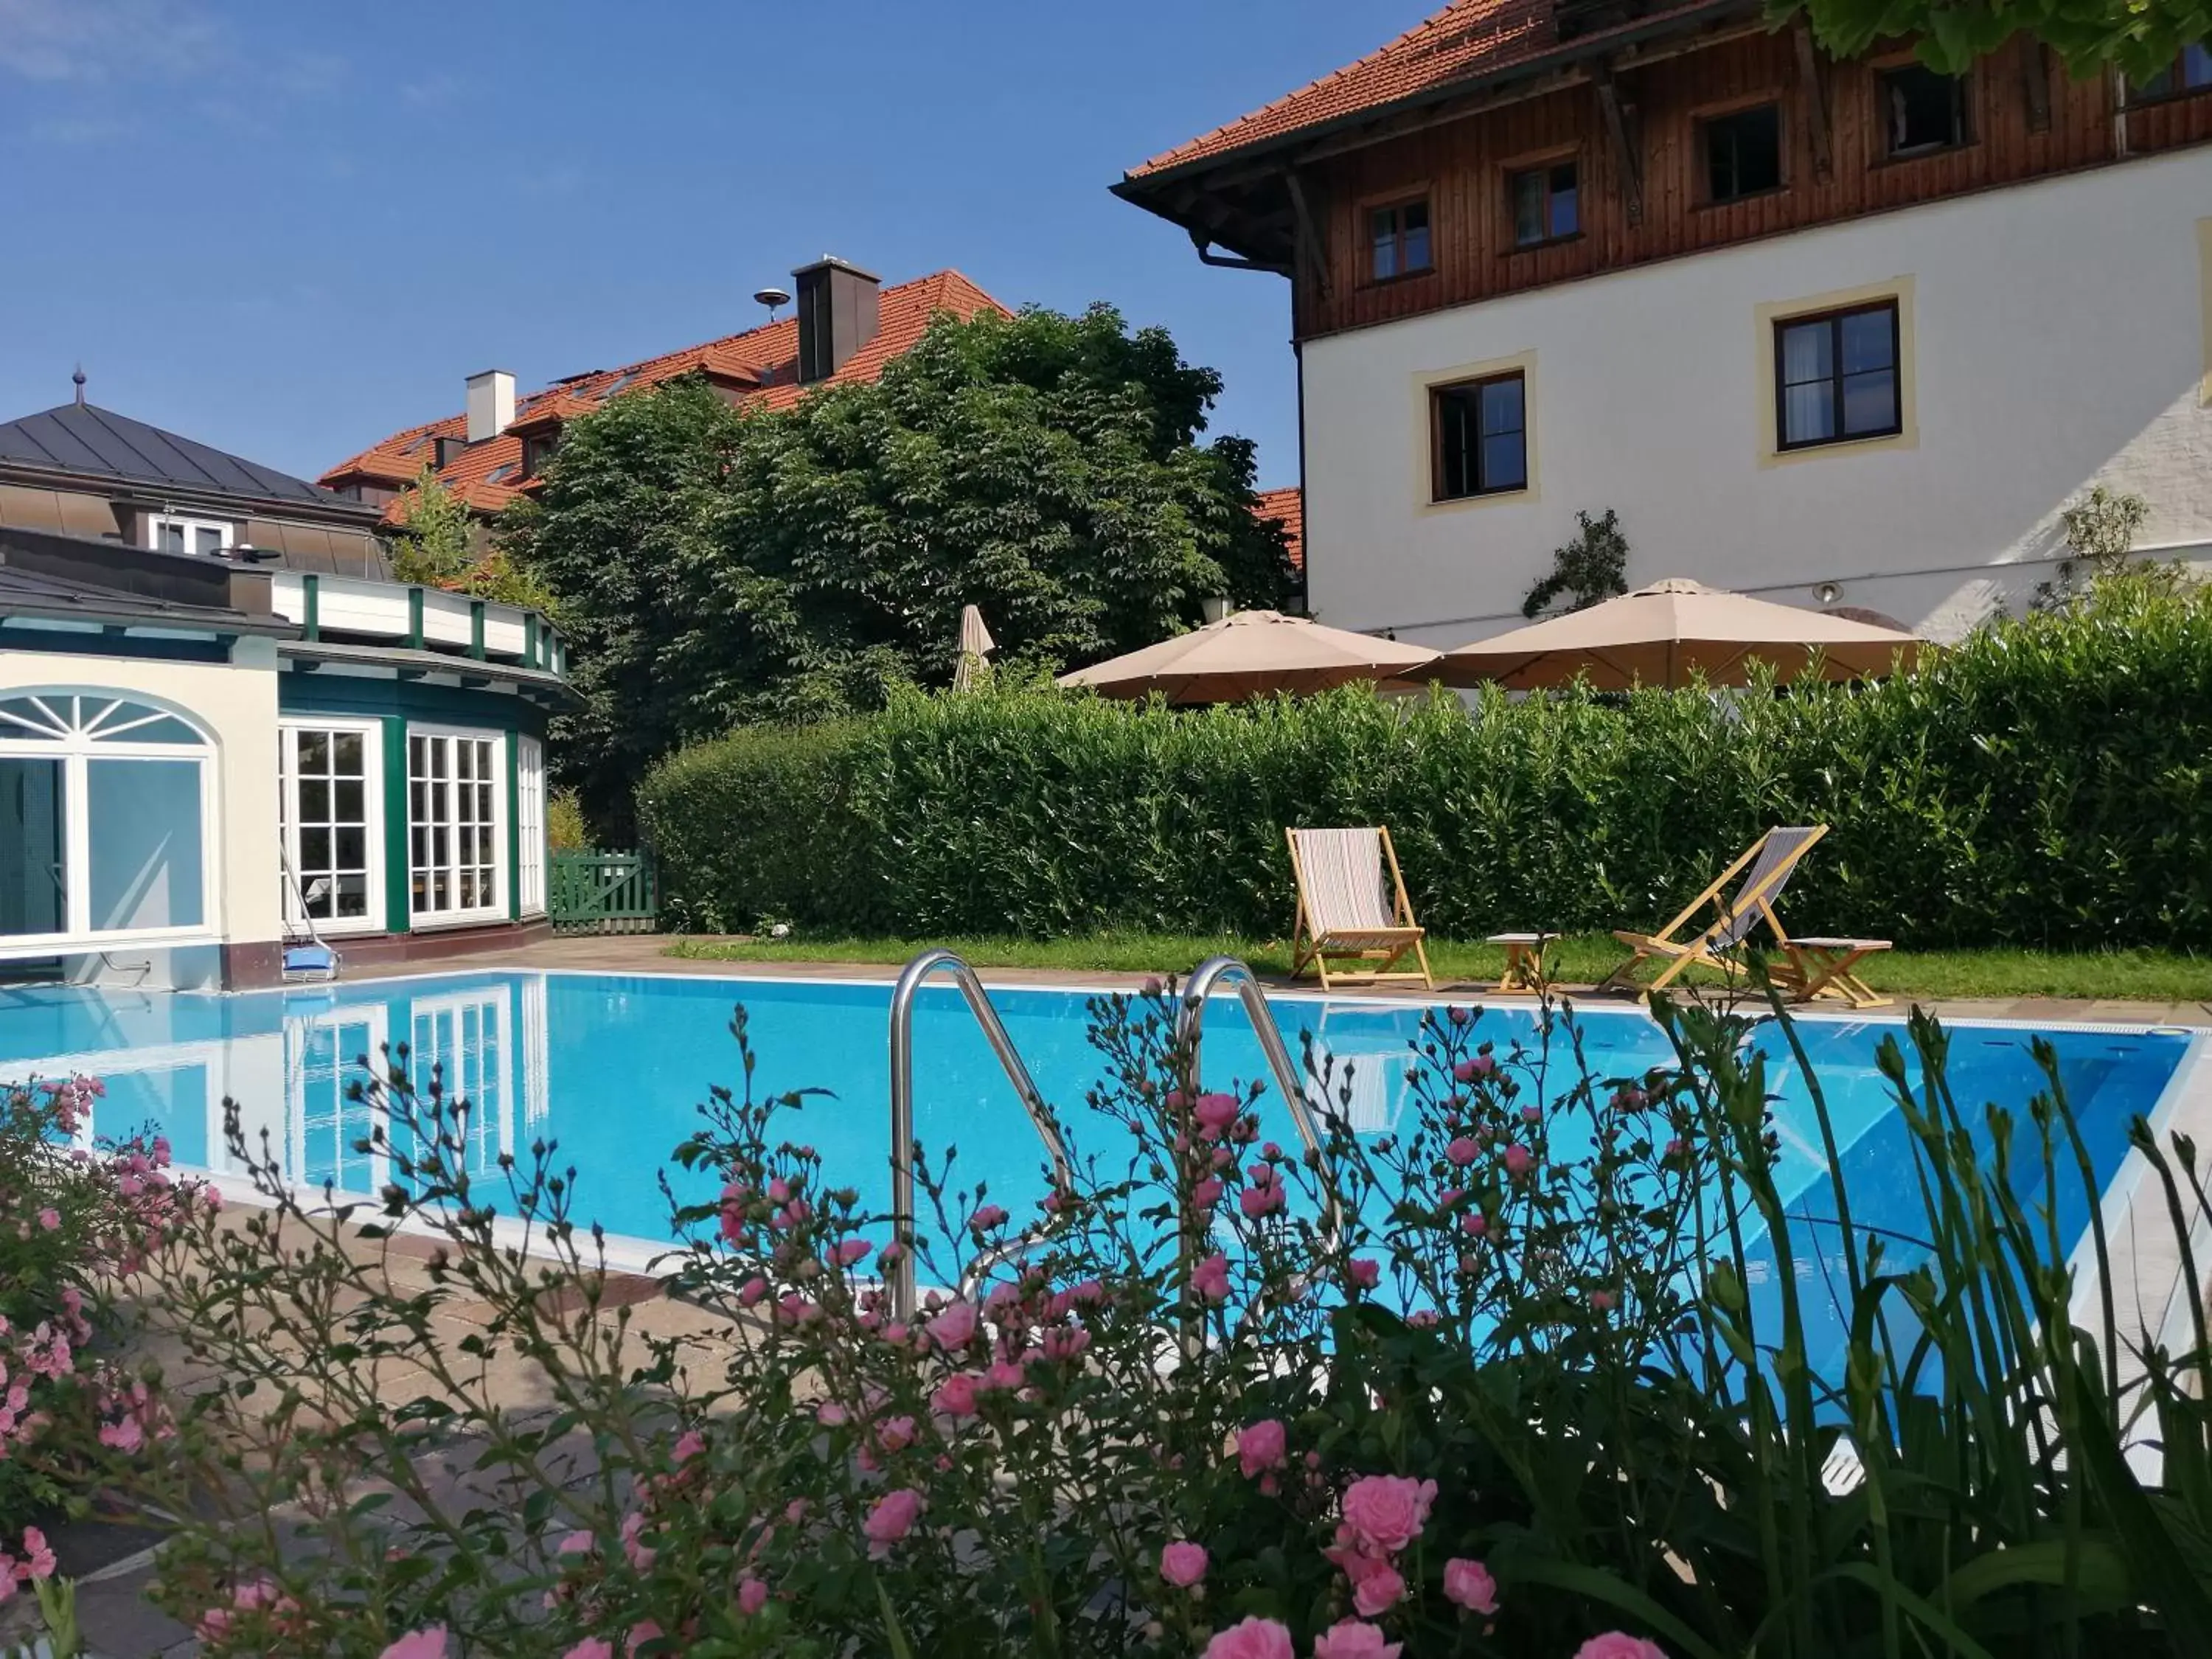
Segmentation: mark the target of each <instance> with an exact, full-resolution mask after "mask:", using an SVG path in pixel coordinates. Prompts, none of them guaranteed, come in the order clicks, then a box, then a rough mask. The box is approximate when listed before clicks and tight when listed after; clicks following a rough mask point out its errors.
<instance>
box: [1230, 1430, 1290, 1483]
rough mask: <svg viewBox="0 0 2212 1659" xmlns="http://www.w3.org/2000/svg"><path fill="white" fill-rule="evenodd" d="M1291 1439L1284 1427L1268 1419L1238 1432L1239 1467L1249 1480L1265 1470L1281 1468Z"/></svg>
mask: <svg viewBox="0 0 2212 1659" xmlns="http://www.w3.org/2000/svg"><path fill="white" fill-rule="evenodd" d="M1288 1443H1289V1437H1288V1436H1287V1435H1286V1434H1285V1432H1284V1431H1283V1425H1281V1424H1280V1423H1279V1422H1277V1421H1276V1420H1275V1419H1273V1418H1272V1417H1270V1418H1267V1419H1263V1420H1261V1421H1260V1422H1257V1423H1255V1424H1253V1425H1251V1426H1250V1427H1249V1428H1243V1429H1239V1430H1237V1467H1238V1468H1241V1469H1242V1470H1243V1472H1244V1478H1245V1479H1246V1480H1250V1479H1252V1477H1253V1476H1255V1475H1256V1474H1260V1473H1261V1471H1262V1470H1265V1469H1275V1468H1281V1467H1282V1465H1283V1453H1284V1450H1285V1448H1286V1446H1287V1445H1288Z"/></svg>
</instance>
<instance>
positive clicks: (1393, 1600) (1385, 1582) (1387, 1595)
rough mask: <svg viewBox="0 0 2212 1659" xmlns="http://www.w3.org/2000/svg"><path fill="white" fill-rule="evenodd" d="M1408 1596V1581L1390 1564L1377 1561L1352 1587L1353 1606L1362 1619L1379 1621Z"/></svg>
mask: <svg viewBox="0 0 2212 1659" xmlns="http://www.w3.org/2000/svg"><path fill="white" fill-rule="evenodd" d="M1405 1594H1406V1581H1405V1580H1404V1579H1403V1578H1401V1577H1399V1576H1398V1570H1397V1569H1396V1568H1395V1567H1393V1566H1391V1565H1389V1563H1388V1562H1384V1561H1377V1562H1375V1563H1374V1564H1372V1565H1370V1566H1369V1567H1368V1568H1367V1570H1366V1571H1364V1572H1363V1573H1361V1574H1360V1575H1359V1577H1358V1580H1357V1581H1356V1582H1355V1583H1353V1584H1352V1607H1353V1609H1354V1610H1355V1611H1356V1612H1357V1613H1358V1614H1359V1616H1360V1617H1361V1618H1362V1619H1377V1618H1380V1617H1381V1616H1382V1615H1383V1614H1384V1613H1388V1612H1389V1610H1390V1609H1391V1608H1392V1607H1396V1606H1397V1605H1398V1603H1399V1601H1401V1599H1402V1598H1403V1597H1404V1595H1405Z"/></svg>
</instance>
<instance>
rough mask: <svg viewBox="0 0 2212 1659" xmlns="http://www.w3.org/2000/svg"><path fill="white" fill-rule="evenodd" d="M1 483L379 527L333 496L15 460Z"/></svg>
mask: <svg viewBox="0 0 2212 1659" xmlns="http://www.w3.org/2000/svg"><path fill="white" fill-rule="evenodd" d="M0 483H11V484H21V485H26V486H28V487H29V488H31V489H67V490H70V491H74V492H76V493H77V494H79V495H103V496H106V497H107V498H108V499H109V500H111V501H120V502H122V503H124V504H125V505H126V506H133V507H144V506H151V507H155V508H160V507H193V508H197V509H200V510H203V511H205V512H207V513H210V516H213V517H216V518H250V519H254V518H258V519H290V520H295V521H300V522H304V523H310V524H331V525H340V526H344V527H346V528H348V529H351V530H362V531H369V530H373V529H374V527H375V525H376V515H377V509H376V508H374V507H369V506H367V505H365V504H363V503H362V502H360V501H347V500H346V499H345V498H344V497H343V496H339V495H333V496H331V497H330V499H328V500H327V501H307V500H304V499H301V498H300V497H298V496H292V495H252V494H249V493H247V492H245V491H239V490H228V489H203V488H197V487H195V486H192V485H189V484H180V483H169V482H167V481H165V480H163V479H159V478H131V477H124V476H123V475H122V474H120V473H115V472H82V471H73V470H71V469H69V468H65V467H51V466H34V465H31V464H30V463H28V462H26V461H15V460H9V461H0Z"/></svg>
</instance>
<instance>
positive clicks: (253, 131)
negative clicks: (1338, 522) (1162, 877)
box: [0, 0, 1431, 484]
mask: <svg viewBox="0 0 2212 1659" xmlns="http://www.w3.org/2000/svg"><path fill="white" fill-rule="evenodd" d="M1428 9H1431V8H1430V6H1428V5H1425V4H1423V3H1422V0H1389V3H1384V0H1370V3H1365V4H1345V3H1342V0H1266V3H1256V4H1255V3H1250V0H1242V3H1238V0H1117V3H1111V4H1106V5H1098V4H1090V5H1082V4H1066V3H1060V0H1028V3H1013V0H968V3H964V4H960V5H938V4H923V3H911V0H910V3H903V4H902V3H895V0H846V3H832V0H786V3H783V4H779V5H766V4H756V3H750V0H731V3H726V4H723V3H707V0H687V3H680V4H679V3H673V0H621V3H618V4H617V3H605V0H602V3H597V4H586V3H579V0H567V3H560V0H550V3H548V0H541V3H536V4H523V3H508V0H445V3H443V4H436V5H428V4H414V3H401V0H388V3H380V4H378V5H375V6H371V7H360V6H338V5H331V4H324V3H297V0H292V3H269V4H258V3H248V0H228V3H219V4H218V3H209V0H0V180H4V181H5V191H4V206H0V227H4V228H0V418H12V417H13V416H17V415H21V414H27V413H28V412H30V411H31V410H38V409H44V408H47V407H50V406H52V404H58V403H61V402H64V401H65V400H66V399H67V398H68V397H69V396H70V380H69V376H70V369H71V368H72V366H73V365H75V364H76V362H78V361H79V360H82V362H83V363H84V366H85V371H86V374H88V377H89V382H90V384H89V386H88V392H89V394H90V396H91V398H92V399H93V401H94V402H96V403H99V404H103V405H105V406H106V407H108V408H111V409H115V410H120V411H122V412H124V413H125V414H129V415H133V416H137V417H138V418H140V419H143V420H148V421H151V422H154V423H155V424H156V425H160V426H166V427H170V428H175V429H177V430H179V431H182V432H185V433H187V434H189V435H192V436H195V437H197V438H200V439H203V440H204V441H208V442H210V443H214V444H216V445H218V446H220V447H223V448H226V449H230V450H234V451H237V452H238V453H241V454H245V455H247V456H250V457H252V458H253V459H258V460H261V461H264V462H266V463H268V464H270V465H276V466H279V467H283V468H284V469H286V470H288V471H294V472H299V473H303V474H306V475H307V476H308V477H313V476H314V475H315V474H316V473H317V472H319V471H322V470H323V469H324V468H325V467H327V466H329V465H332V464H333V463H335V462H337V461H338V460H340V459H343V458H344V457H345V456H346V455H348V454H349V453H352V452H353V451H355V450H356V449H358V448H361V447H364V446H365V445H367V444H368V443H369V442H371V441H374V440H375V439H377V438H379V437H381V436H382V435H385V434H386V433H387V432H390V431H392V430H394V429H396V428H399V427H402V426H406V425H410V424H412V423H414V422H417V421H420V420H425V419H428V418H430V417H431V416H437V415H441V414H446V413H449V412H452V411H453V410H458V409H459V407H460V404H461V383H462V380H463V378H464V377H465V375H467V374H469V373H471V371H473V370H476V369H480V368H509V369H512V370H513V371H514V373H515V374H516V375H517V377H518V379H519V380H520V384H521V386H523V387H524V389H526V390H527V389H529V388H531V387H533V386H540V385H543V384H544V382H546V381H547V380H550V379H552V378H553V377H555V376H556V375H560V374H574V373H576V372H578V371H580V370H584V369H588V368H599V367H605V366H607V365H611V364H614V363H618V362H626V361H629V360H632V359H635V358H638V357H641V356H647V355H649V354H651V353H653V352H657V351H664V350H670V349H674V348H676V347H678V346H680V345H685V344H690V343H693V342H696V341H698V340H703V339H708V338H711V337H714V336H715V335H718V334H722V333H726V332H729V331H733V330H735V329H738V328H742V327H745V326H748V325H750V324H751V323H753V322H755V321H757V320H759V318H760V312H759V308H758V307H756V306H755V305H754V303H753V301H752V299H751V297H750V296H751V294H752V291H753V290H754V289H757V288H758V287H760V286H762V285H763V283H772V282H783V283H785V285H786V286H788V282H787V273H788V271H789V270H790V269H791V268H792V267H793V265H795V264H801V263H804V262H805V260H807V259H810V258H813V257H814V256H816V255H817V254H819V253H822V252H835V253H838V254H842V256H844V257H845V258H849V259H852V260H854V261H855V262H856V263H859V264H863V265H866V266H867V267H869V268H870V269H872V270H878V271H879V272H881V273H882V274H883V276H884V278H885V279H886V280H887V281H896V280H900V279H902V278H905V277H908V276H919V275H921V274H922V273H924V272H927V271H930V270H937V269H939V268H941V267H943V266H946V265H953V266H957V267H958V268H959V269H960V270H964V271H965V272H967V274H968V275H969V276H972V277H974V278H975V280H976V281H977V282H979V283H981V284H982V285H983V286H984V287H985V288H986V289H988V290H989V291H990V292H992V293H993V294H994V295H997V296H998V297H999V298H1000V300H1002V301H1006V303H1008V304H1010V305H1018V304H1021V303H1024V302H1026V301H1035V302H1037V303H1041V304H1044V305H1048V306H1054V307H1063V308H1071V309H1072V308H1075V307H1080V306H1082V305H1084V304H1085V303H1086V302H1088V301H1091V300H1093V299H1106V300H1110V301H1114V302H1115V304H1117V305H1119V306H1120V307H1121V309H1122V310H1123V312H1124V313H1126V314H1127V316H1128V317H1129V318H1130V319H1132V320H1133V321H1134V322H1139V323H1162V324H1165V325H1167V326H1168V327H1169V328H1170V330H1172V331H1173V332H1174V334H1175V337H1176V340H1177V342H1178V343H1180V344H1181V346H1182V349H1183V352H1184V354H1185V355H1186V356H1188V357H1190V358H1191V359H1193V360H1194V361H1196V362H1205V363H1210V364H1212V365H1213V366H1214V367H1215V368H1218V369H1220V370H1221V372H1222V373H1223V374H1224V375H1225V377H1226V379H1227V381H1228V387H1227V392H1226V394H1225V397H1224V398H1223V400H1222V403H1221V405H1220V407H1219V410H1218V414H1217V418H1216V421H1215V429H1216V430H1225V431H1235V432H1241V433H1243V434H1244V435H1248V436H1249V437H1252V438H1254V439H1255V440H1257V441H1258V442H1259V444H1260V457H1261V462H1260V464H1261V478H1262V482H1263V483H1268V484H1274V483H1292V482H1295V481H1296V478H1297V413H1296V408H1295V404H1294V401H1293V398H1294V394H1293V372H1292V363H1291V353H1290V349H1289V347H1288V344H1287V343H1286V342H1287V337H1288V334H1289V326H1290V307H1289V298H1288V293H1287V285H1286V284H1285V283H1283V282H1282V280H1281V279H1279V278H1277V277H1272V276H1260V275H1256V274H1249V273H1243V272H1237V271H1226V270H1208V269H1206V268H1205V267H1202V266H1201V265H1200V264H1199V263H1198V261H1197V259H1196V258H1195V257H1194V254H1193V252H1192V251H1191V248H1190V246H1189V243H1188V240H1186V239H1185V238H1184V236H1183V234H1182V233H1181V232H1180V231H1178V230H1176V229H1175V228H1172V227H1171V226H1169V225H1167V224H1165V223H1164V222H1161V221H1159V220H1157V219H1154V218H1152V216H1150V215H1148V214H1145V213H1142V212H1140V211H1139V210H1137V209H1135V208H1133V207H1129V206H1127V205H1126V204H1123V203H1121V202H1120V201H1118V200H1117V199H1115V197H1111V196H1109V194H1108V193H1107V190H1106V186H1107V185H1108V184H1109V183H1110V182H1111V181H1112V180H1113V179H1115V178H1117V177H1119V176H1120V174H1121V170H1122V169H1123V168H1124V167H1128V166H1131V165H1133V164H1134V163H1136V162H1137V161H1141V160H1143V159H1144V158H1145V157H1146V156H1148V155H1152V154H1154V153H1156V152H1158V151H1159V150H1161V149H1167V148H1169V147H1170V146H1172V145H1174V144H1176V143H1181V142H1182V140H1184V139H1186V138H1188V137H1194V136H1195V135H1196V134H1197V133H1199V132H1200V131H1205V130H1206V129H1207V128H1209V127H1212V126H1214V125H1218V124H1219V123H1221V122H1223V121H1226V120H1229V119H1231V118H1234V117H1236V116H1237V115H1240V114H1243V112H1246V111H1248V110H1250V109H1253V108H1255V107H1257V106H1259V105H1261V104H1262V103H1264V102H1267V100H1270V99H1272V98H1273V97H1276V96H1278V95H1279V94H1282V93H1284V92H1285V91H1288V90H1289V89H1291V88H1293V87H1295V86H1298V85H1301V84H1303V83H1304V82H1306V81H1308V80H1310V79H1312V78H1313V77H1314V76H1317V75H1322V74H1325V73H1327V72H1328V70H1332V69H1334V68H1336V67H1338V66H1339V65H1340V64H1345V63H1347V62H1349V61H1350V60H1351V59H1352V58H1355V57H1357V56H1358V55H1360V54H1361V53H1363V52H1367V51H1369V50H1370V49H1372V48H1373V47H1374V46H1377V45H1379V44H1380V43H1381V42H1382V41H1383V40H1385V39H1387V38H1388V37H1389V36H1390V35H1392V34H1394V33H1397V32H1398V31H1399V30H1401V29H1402V28H1405V27H1407V26H1409V25H1410V24H1412V23H1413V22H1414V21H1418V20H1419V17H1420V16H1421V15H1423V14H1424V13H1425V11H1426V10H1428Z"/></svg>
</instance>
